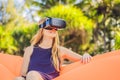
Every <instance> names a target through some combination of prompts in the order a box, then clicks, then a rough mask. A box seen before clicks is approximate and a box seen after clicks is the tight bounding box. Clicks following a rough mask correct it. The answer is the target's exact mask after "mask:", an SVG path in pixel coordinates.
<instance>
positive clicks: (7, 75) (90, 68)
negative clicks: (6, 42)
mask: <svg viewBox="0 0 120 80" xmlns="http://www.w3.org/2000/svg"><path fill="white" fill-rule="evenodd" d="M21 64H22V57H20V56H14V55H9V54H2V53H0V80H14V78H15V77H17V76H20V69H21ZM54 80H120V50H116V51H112V52H108V53H104V54H100V55H96V56H94V57H93V59H92V60H91V62H90V63H87V64H82V63H80V62H79V61H77V62H74V63H71V64H68V65H66V66H64V67H62V68H61V72H60V76H59V77H57V78H55V79H54Z"/></svg>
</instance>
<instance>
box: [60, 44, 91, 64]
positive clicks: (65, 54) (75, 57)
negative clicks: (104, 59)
mask: <svg viewBox="0 0 120 80" xmlns="http://www.w3.org/2000/svg"><path fill="white" fill-rule="evenodd" d="M60 53H61V54H62V58H66V59H69V60H71V61H73V62H75V61H81V63H88V62H90V60H91V59H92V57H91V56H90V55H89V54H88V53H85V54H84V55H83V56H81V55H79V54H77V53H75V52H73V51H72V50H69V49H67V48H65V47H62V46H61V47H60Z"/></svg>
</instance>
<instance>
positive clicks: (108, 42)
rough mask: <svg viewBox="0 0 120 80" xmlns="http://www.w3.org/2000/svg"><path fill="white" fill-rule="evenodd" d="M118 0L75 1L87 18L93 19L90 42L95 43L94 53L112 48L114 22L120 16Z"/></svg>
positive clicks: (119, 2) (115, 25)
mask: <svg viewBox="0 0 120 80" xmlns="http://www.w3.org/2000/svg"><path fill="white" fill-rule="evenodd" d="M119 5H120V1H119V0H82V1H81V2H80V3H77V4H76V6H77V7H79V8H80V9H81V10H82V11H83V12H84V13H85V15H86V16H88V18H90V19H92V20H94V22H95V27H94V30H93V38H92V42H93V44H95V46H94V47H95V51H94V52H95V53H93V55H94V54H96V53H103V52H107V51H111V50H114V45H113V44H114V43H113V41H114V40H115V37H114V36H115V34H114V33H115V31H114V29H115V28H116V27H117V25H118V24H116V23H117V22H118V21H119V18H120V6H119Z"/></svg>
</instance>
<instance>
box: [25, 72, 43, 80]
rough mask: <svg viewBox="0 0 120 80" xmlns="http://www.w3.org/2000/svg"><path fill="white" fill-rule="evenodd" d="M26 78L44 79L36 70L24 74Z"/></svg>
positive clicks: (30, 79)
mask: <svg viewBox="0 0 120 80" xmlns="http://www.w3.org/2000/svg"><path fill="white" fill-rule="evenodd" d="M26 80H44V79H43V78H42V76H41V75H40V74H39V73H38V72H37V71H30V72H28V74H27V76H26Z"/></svg>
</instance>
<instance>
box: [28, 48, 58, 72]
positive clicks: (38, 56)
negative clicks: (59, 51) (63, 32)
mask: <svg viewBox="0 0 120 80" xmlns="http://www.w3.org/2000/svg"><path fill="white" fill-rule="evenodd" d="M51 50H52V48H49V49H43V48H41V47H34V49H33V53H32V55H31V57H30V62H29V67H28V72H29V71H31V70H36V71H40V72H44V73H47V74H52V73H58V72H57V71H56V69H55V68H54V66H53V64H52V58H51ZM58 74H59V73H58Z"/></svg>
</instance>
